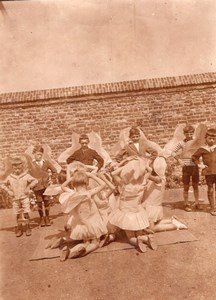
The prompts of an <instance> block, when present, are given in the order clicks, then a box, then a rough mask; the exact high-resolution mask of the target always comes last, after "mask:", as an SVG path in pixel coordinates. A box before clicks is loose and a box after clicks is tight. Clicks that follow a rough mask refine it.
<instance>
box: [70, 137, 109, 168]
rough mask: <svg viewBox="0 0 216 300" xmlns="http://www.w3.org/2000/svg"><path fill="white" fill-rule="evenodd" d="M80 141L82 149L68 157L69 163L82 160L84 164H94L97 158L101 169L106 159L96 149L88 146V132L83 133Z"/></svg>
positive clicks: (98, 166)
mask: <svg viewBox="0 0 216 300" xmlns="http://www.w3.org/2000/svg"><path fill="white" fill-rule="evenodd" d="M79 143H80V145H81V147H80V149H78V150H76V151H75V152H74V153H73V154H72V155H71V156H69V157H68V159H67V164H70V163H72V162H73V161H80V162H81V163H83V164H84V165H90V166H93V165H94V160H96V161H97V168H98V171H99V170H100V169H101V168H102V167H103V164H104V159H103V158H102V157H101V156H100V155H99V154H98V153H97V152H96V151H95V150H93V149H91V148H89V147H88V144H89V137H88V136H87V135H86V134H83V135H81V136H80V138H79Z"/></svg>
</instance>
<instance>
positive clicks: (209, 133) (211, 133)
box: [205, 128, 216, 138]
mask: <svg viewBox="0 0 216 300" xmlns="http://www.w3.org/2000/svg"><path fill="white" fill-rule="evenodd" d="M208 136H210V137H214V138H216V129H215V128H209V129H208V130H207V132H206V136H205V137H206V138H207V137H208Z"/></svg>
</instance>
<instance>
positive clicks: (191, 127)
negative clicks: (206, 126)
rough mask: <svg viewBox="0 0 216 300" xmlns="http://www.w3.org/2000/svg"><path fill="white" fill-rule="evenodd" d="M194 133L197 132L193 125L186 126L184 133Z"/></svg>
mask: <svg viewBox="0 0 216 300" xmlns="http://www.w3.org/2000/svg"><path fill="white" fill-rule="evenodd" d="M194 131H195V129H194V127H193V126H192V125H186V126H185V127H184V129H183V132H184V133H188V132H194Z"/></svg>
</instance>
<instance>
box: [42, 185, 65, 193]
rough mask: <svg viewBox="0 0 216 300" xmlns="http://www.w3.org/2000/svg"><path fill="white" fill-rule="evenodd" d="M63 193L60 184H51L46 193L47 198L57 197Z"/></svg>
mask: <svg viewBox="0 0 216 300" xmlns="http://www.w3.org/2000/svg"><path fill="white" fill-rule="evenodd" d="M61 193H62V188H61V185H60V184H51V185H49V186H48V187H47V188H46V190H45V191H44V193H43V195H45V196H57V195H60V194H61Z"/></svg>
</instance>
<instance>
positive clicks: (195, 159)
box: [192, 148, 208, 169]
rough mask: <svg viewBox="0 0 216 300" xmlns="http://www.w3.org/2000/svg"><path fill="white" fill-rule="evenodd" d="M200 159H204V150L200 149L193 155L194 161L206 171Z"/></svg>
mask: <svg viewBox="0 0 216 300" xmlns="http://www.w3.org/2000/svg"><path fill="white" fill-rule="evenodd" d="M200 157H202V149H201V148H199V149H198V150H197V151H196V152H195V153H194V154H193V155H192V161H193V162H194V163H195V164H196V165H197V166H198V167H199V168H200V169H205V168H206V167H208V166H206V165H204V164H203V162H202V163H200Z"/></svg>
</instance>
